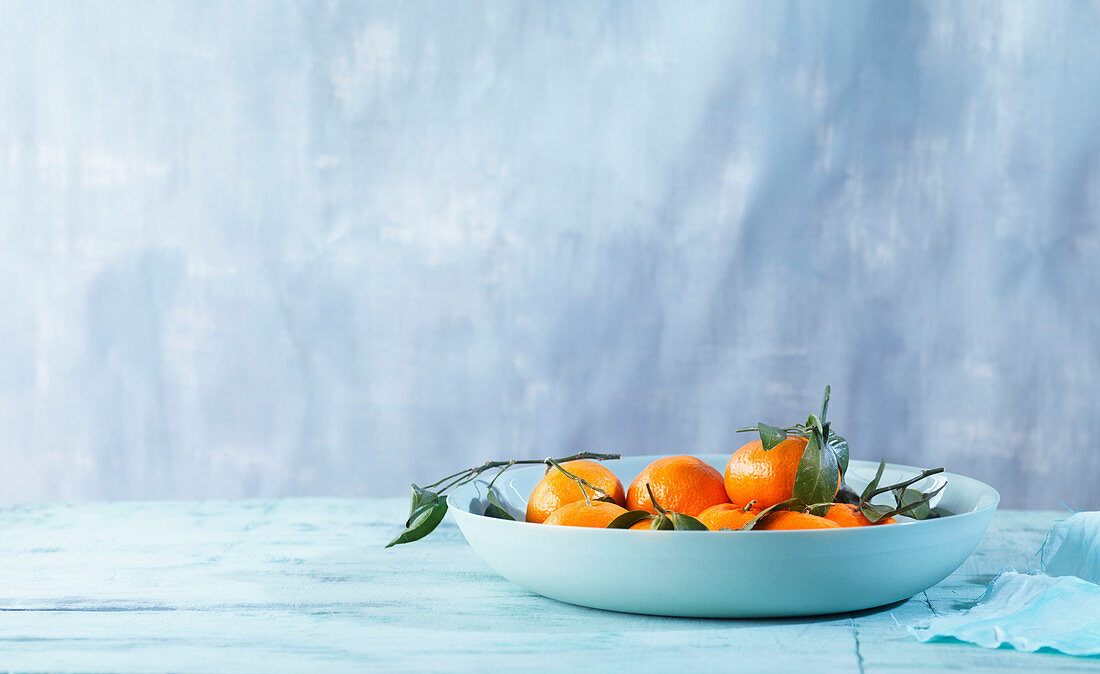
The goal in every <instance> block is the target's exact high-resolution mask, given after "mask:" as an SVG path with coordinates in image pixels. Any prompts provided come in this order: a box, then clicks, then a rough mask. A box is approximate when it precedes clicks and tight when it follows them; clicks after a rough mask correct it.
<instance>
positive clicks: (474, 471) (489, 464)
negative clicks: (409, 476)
mask: <svg viewBox="0 0 1100 674" xmlns="http://www.w3.org/2000/svg"><path fill="white" fill-rule="evenodd" d="M619 458H622V455H620V454H598V453H596V452H578V453H576V454H574V455H573V456H566V457H563V458H561V459H554V460H555V461H561V462H565V461H578V460H580V459H591V460H593V461H612V460H614V459H619ZM536 463H542V464H546V465H548V466H549V465H550V464H549V462H548V459H510V460H507V461H486V462H485V463H483V464H481V465H480V466H476V467H474V468H467V469H465V470H460V471H458V472H457V473H452V474H451V475H448V476H447V477H445V478H443V479H442V480H438V481H436V482H433V483H431V484H429V485H428V486H426V487H424V488H425V489H431V488H432V487H436V486H438V485H440V484H444V483H446V482H448V481H450V480H454V478H458V479H457V480H454V482H452V483H450V484H448V485H447V486H445V487H442V488H441V489H439V491H440V492H444V491H446V490H448V489H451V488H452V487H454V486H456V485H458V484H459V483H460V482H462V481H463V480H467V481H468V479H472V478H475V477H477V476H478V475H481V474H482V473H484V472H485V471H487V470H492V469H493V468H501V467H504V468H505V469H507V468H511V467H512V466H518V465H528V464H536Z"/></svg>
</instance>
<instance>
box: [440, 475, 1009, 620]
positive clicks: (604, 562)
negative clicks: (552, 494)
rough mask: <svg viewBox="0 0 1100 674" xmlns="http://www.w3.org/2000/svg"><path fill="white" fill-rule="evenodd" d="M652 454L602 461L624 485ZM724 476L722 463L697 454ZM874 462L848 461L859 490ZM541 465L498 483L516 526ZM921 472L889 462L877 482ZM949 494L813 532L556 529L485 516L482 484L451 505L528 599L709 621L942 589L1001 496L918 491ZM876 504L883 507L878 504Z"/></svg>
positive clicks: (957, 485) (952, 488)
mask: <svg viewBox="0 0 1100 674" xmlns="http://www.w3.org/2000/svg"><path fill="white" fill-rule="evenodd" d="M657 458H660V457H658V456H638V457H629V458H624V459H620V460H618V461H607V462H604V465H606V466H607V467H608V468H610V469H611V470H613V471H615V473H616V474H617V475H618V476H619V479H620V480H622V482H623V486H624V488H625V487H627V486H629V484H630V482H631V481H632V480H633V479H634V477H635V476H636V475H637V474H638V473H639V472H641V470H642V468H644V467H645V466H646V465H648V464H649V463H650V462H652V461H653V460H655V459H657ZM699 458H700V459H702V460H704V461H706V462H707V463H709V464H711V465H712V466H714V467H715V468H718V469H719V470H720V471H721V470H724V469H725V464H726V461H727V459H728V458H729V457H728V456H727V455H718V454H709V455H701V456H699ZM877 468H878V464H877V463H872V462H870V461H852V462H851V465H850V466H849V468H848V474H847V481H848V484H849V485H850V486H852V488H853V489H855V490H856V491H860V490H862V488H863V487H864V486H865V485H866V484H867V482H869V481H870V479H871V478H873V477H874V474H875V470H876V469H877ZM543 472H544V468H543V467H542V466H533V467H531V468H522V469H513V470H510V471H508V472H506V473H505V474H504V475H502V476H501V477H500V479H498V480H497V481H496V485H495V487H496V490H497V493H498V494H499V495H500V496H501V497H502V499H501V500H502V501H503V503H504V505H505V507H506V508H507V509H508V510H509V511H510V512H511V513H512V515H514V516H515V517H516V518H517V519H520V520H522V519H523V515H524V512H525V510H526V508H527V496H528V495H529V494H530V493H531V490H532V489H533V488H534V486H535V484H536V483H537V482H538V481H539V479H540V478H541V477H542V475H543ZM918 473H920V469H918V468H912V467H910V466H901V465H897V464H887V466H886V471H885V473H884V474H883V481H882V484H891V483H894V482H898V481H901V480H903V479H907V478H910V477H912V476H914V475H916V474H918ZM944 481H946V482H947V487H946V488H945V489H944V490H943V491H942V492H940V495H939V496H938V497H937V500H936V501H934V505H936V506H938V507H941V508H944V509H946V510H947V511H950V512H953V513H956V514H955V515H952V516H950V517H941V518H937V519H931V520H924V521H919V522H918V521H913V520H906V521H901V520H902V518H899V523H898V524H896V525H885V526H877V527H855V528H846V529H824V530H814V531H736V532H730V531H718V532H709V531H708V532H700V531H636V530H611V529H588V528H581V527H561V526H551V525H544V524H530V523H527V522H522V521H520V522H511V521H508V520H501V519H493V518H489V517H484V516H482V515H480V514H475V513H481V512H484V509H485V505H486V502H485V495H486V490H485V488H486V484H487V481H481V480H478V481H475V482H472V483H470V484H468V485H465V486H463V487H461V488H459V489H456V490H455V491H454V492H452V493H451V495H450V496H449V497H448V499H447V502H448V504H449V505H450V511H451V513H453V516H454V518H455V520H456V521H457V522H458V526H459V528H460V529H461V530H462V533H463V535H465V536H466V540H467V541H469V543H470V546H471V547H472V548H473V549H474V550H475V551H476V552H477V553H478V554H479V555H480V556H481V558H482V559H484V560H485V562H486V563H487V564H489V566H491V567H492V568H493V569H494V570H495V571H496V572H497V573H499V574H500V575H502V576H504V577H505V578H507V579H508V580H510V581H512V582H514V583H516V584H517V585H521V586H523V587H525V588H527V589H529V590H531V591H532V592H537V593H539V594H541V595H544V596H547V597H550V598H552V599H557V600H559V601H564V602H568V603H570V604H578V605H580V606H589V607H592V608H600V609H608V610H612V611H626V612H630V613H648V614H653V615H669V616H692V617H708V618H763V617H775V616H800V615H814V614H821V613H836V612H840V611H856V610H860V609H865V608H871V607H873V606H882V605H884V604H890V603H892V602H896V601H900V600H902V599H906V598H908V597H911V596H913V595H914V594H916V593H918V592H920V591H922V590H925V589H927V588H929V587H931V586H932V585H935V584H936V583H938V582H940V581H941V580H943V579H944V578H946V577H947V576H948V575H950V574H951V572H953V571H954V570H955V569H957V568H959V566H960V565H961V564H962V563H963V562H964V561H966V558H967V557H969V556H970V553H971V552H973V551H974V548H975V547H976V546H977V545H978V542H979V541H981V538H982V535H983V534H984V533H985V530H986V527H988V526H989V521H990V519H992V517H993V513H994V511H995V510H996V509H997V503H998V502H999V501H1000V496H999V495H998V494H997V492H996V490H994V489H993V488H992V487H990V486H988V485H986V484H984V483H982V482H979V481H977V480H975V479H972V478H969V477H965V476H963V475H956V474H954V473H940V474H939V475H935V476H932V477H929V478H926V479H925V480H923V481H922V482H920V483H917V484H916V485H915V487H916V488H919V489H928V488H929V487H932V486H936V485H938V484H939V483H941V482H944ZM884 502H889V501H888V500H887V501H884Z"/></svg>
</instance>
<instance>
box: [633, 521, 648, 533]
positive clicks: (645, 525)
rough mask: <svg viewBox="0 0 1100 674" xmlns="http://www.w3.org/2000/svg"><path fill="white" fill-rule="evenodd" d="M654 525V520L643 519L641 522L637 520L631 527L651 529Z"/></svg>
mask: <svg viewBox="0 0 1100 674" xmlns="http://www.w3.org/2000/svg"><path fill="white" fill-rule="evenodd" d="M652 527H653V520H642V521H641V522H635V523H634V524H632V525H631V526H630V528H631V529H645V530H646V531H649V530H650V529H651V528H652Z"/></svg>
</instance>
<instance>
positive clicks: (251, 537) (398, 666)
mask: <svg viewBox="0 0 1100 674" xmlns="http://www.w3.org/2000/svg"><path fill="white" fill-rule="evenodd" d="M2 512H3V517H2V518H0V549H2V551H3V559H4V568H3V584H2V586H0V587H2V589H0V621H2V622H0V669H4V670H35V671H61V672H70V671H71V672H99V671H110V672H130V671H134V672H190V671H232V672H245V671H254V672H269V671H290V672H295V671H303V672H312V671H319V670H325V671H387V672H388V671H452V670H455V671H469V670H477V669H483V670H484V668H486V667H488V668H489V669H488V670H485V671H508V670H521V671H539V670H557V671H579V670H581V669H586V670H593V669H594V670H600V671H634V672H638V671H670V670H676V671H686V672H705V671H746V672H751V671H776V672H787V671H805V672H825V671H862V672H876V671H884V670H889V671H912V672H929V671H943V670H964V671H967V672H982V671H990V672H991V671H1001V670H1004V669H1006V668H1007V669H1013V670H1034V671H1063V670H1064V671H1085V670H1087V671H1100V659H1095V658H1072V657H1068V656H1063V655H1059V654H1056V653H1040V654H1027V653H1018V652H1015V651H1012V650H1006V649H1002V650H995V651H991V650H985V649H981V648H977V647H974V646H970V645H965V644H958V643H943V644H921V643H918V642H917V641H916V640H915V639H913V637H911V636H910V635H909V634H908V633H907V632H906V630H905V627H906V626H908V625H912V624H914V623H916V622H918V621H922V620H924V619H926V618H927V617H928V616H929V615H930V614H932V613H939V612H944V611H951V610H953V607H954V606H955V605H956V604H957V603H959V602H966V601H969V600H973V599H975V598H977V597H978V596H979V595H980V594H981V593H982V591H983V589H984V587H985V585H986V584H987V583H988V582H989V581H990V579H992V578H993V576H994V575H995V574H996V573H997V572H998V571H999V570H1000V569H1001V568H1003V567H1005V566H1008V565H1014V566H1016V567H1018V568H1020V569H1030V568H1034V566H1035V564H1036V562H1037V558H1036V556H1035V552H1036V550H1038V548H1039V546H1040V544H1041V543H1042V540H1043V537H1044V535H1045V533H1046V532H1047V530H1048V529H1049V528H1050V525H1051V523H1052V522H1053V521H1054V520H1055V519H1058V518H1061V517H1063V516H1064V514H1063V513H1054V512H1019V511H1017V512H1011V511H1008V512H1000V513H998V514H997V516H996V518H995V519H994V521H993V525H992V527H991V529H990V531H989V532H988V533H987V534H986V537H985V540H984V541H983V542H982V544H981V546H980V547H979V548H978V550H977V551H976V552H975V553H974V554H973V555H972V556H971V558H970V559H969V560H968V561H967V562H966V564H965V565H964V566H963V567H962V568H961V569H960V570H959V571H958V572H956V573H955V574H954V575H952V576H951V577H950V578H949V579H947V580H946V581H944V582H943V583H940V584H939V585H937V586H936V587H934V588H932V589H930V590H928V591H927V592H925V593H921V594H919V595H917V596H915V597H913V598H912V599H910V600H908V601H905V602H902V603H899V604H894V605H891V606H887V607H884V608H882V609H877V610H872V611H863V612H859V613H854V614H840V615H831V616H825V617H818V618H808V619H784V620H693V619H682V618H659V617H649V616H636V615H627V614H620V613H611V612H605V611H597V610H592V609H586V608H580V607H576V606H570V605H567V604H562V603H558V602H556V601H553V600H550V599H545V598H543V597H540V596H537V595H534V594H531V593H529V592H527V591H526V590H523V589H521V588H519V587H517V586H515V585H512V584H511V583H509V582H508V581H506V580H504V579H502V578H499V577H498V576H496V575H495V574H494V573H493V572H492V571H491V570H490V569H489V568H488V567H487V566H485V564H484V563H482V562H481V561H480V559H478V558H477V557H476V556H475V555H474V554H473V552H472V551H471V550H470V548H469V546H467V545H466V542H465V540H464V539H463V538H462V535H461V534H460V533H459V531H458V529H457V528H456V527H455V526H454V525H453V524H452V523H451V522H450V520H449V519H448V520H447V521H446V522H444V524H443V525H442V526H441V527H440V528H439V529H438V530H437V531H436V532H435V533H434V534H433V535H432V536H431V537H430V538H428V539H426V540H424V541H421V542H419V543H415V544H412V545H405V546H399V547H396V548H392V549H389V550H384V549H383V548H382V546H383V545H384V544H385V543H386V542H387V541H388V540H389V539H390V538H392V537H393V536H394V535H395V534H396V533H397V532H398V531H399V529H400V527H399V524H400V523H401V522H403V520H404V518H405V516H406V502H405V500H404V499H357V500H351V499H287V500H277V501H231V502H213V501H208V502H130V503H95V504H84V505H47V506H18V507H8V508H4V509H3V510H2ZM899 563H904V560H899ZM654 582H659V579H655V580H654ZM639 591H644V588H639Z"/></svg>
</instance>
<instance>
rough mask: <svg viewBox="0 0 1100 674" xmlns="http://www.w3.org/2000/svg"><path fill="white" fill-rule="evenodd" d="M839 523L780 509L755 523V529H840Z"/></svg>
mask: <svg viewBox="0 0 1100 674" xmlns="http://www.w3.org/2000/svg"><path fill="white" fill-rule="evenodd" d="M840 528H841V527H840V525H839V524H837V523H836V522H833V521H832V520H827V519H825V518H824V517H818V516H817V515H810V514H808V513H800V512H795V511H793V510H780V511H779V512H773V513H771V514H770V515H765V516H764V519H763V520H761V521H760V522H758V523H757V525H756V529H755V530H764V531H775V530H779V529H840Z"/></svg>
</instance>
